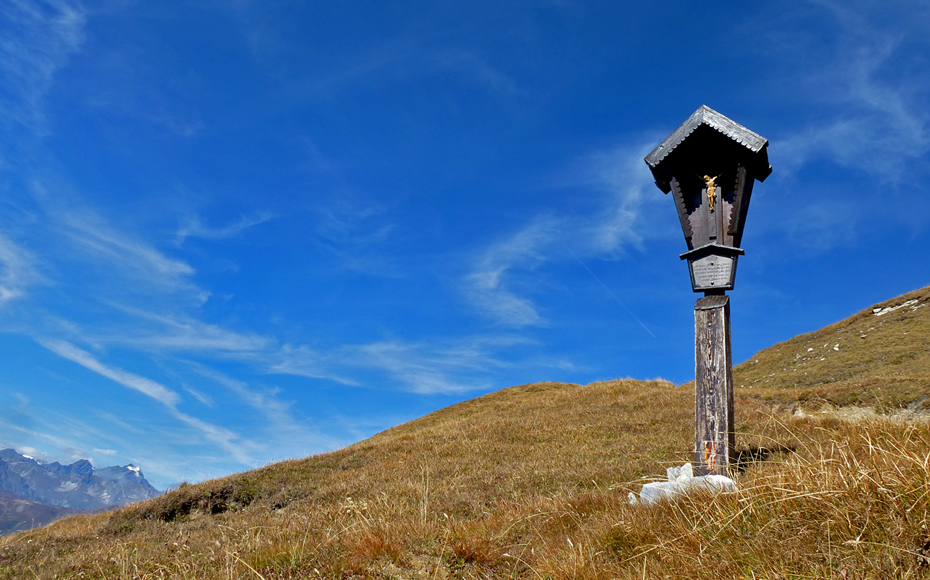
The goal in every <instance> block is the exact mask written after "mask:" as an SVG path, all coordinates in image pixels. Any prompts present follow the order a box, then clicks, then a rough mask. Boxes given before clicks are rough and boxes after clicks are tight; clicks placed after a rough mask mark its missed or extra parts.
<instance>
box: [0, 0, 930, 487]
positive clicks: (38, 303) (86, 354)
mask: <svg viewBox="0 0 930 580" xmlns="http://www.w3.org/2000/svg"><path fill="white" fill-rule="evenodd" d="M2 6H3V8H2V10H0V131H2V139H0V353H2V356H3V364H2V365H0V408H2V409H3V412H2V414H0V446H3V447H15V448H16V449H18V450H20V451H25V452H27V453H29V454H31V455H34V456H37V457H41V458H45V459H48V460H53V459H56V460H61V461H73V460H74V459H77V458H80V457H88V458H91V459H92V460H93V461H94V462H95V463H96V464H97V465H112V464H121V465H122V464H126V463H130V462H132V463H135V464H137V465H140V466H141V467H142V468H143V471H144V472H145V474H146V476H147V477H148V478H149V479H150V481H152V483H153V484H154V485H156V487H159V488H165V487H168V486H171V485H175V484H177V483H178V482H180V481H185V480H186V481H199V480H202V479H205V478H209V477H215V476H219V475H224V474H227V473H231V472H236V471H242V470H244V469H247V468H251V467H256V466H260V465H264V464H267V463H269V462H271V461H276V460H282V459H287V458H291V457H303V456H307V455H309V454H313V453H318V452H322V451H328V450H332V449H335V448H339V447H341V446H344V445H346V444H349V443H351V442H354V441H357V440H359V439H362V438H365V437H368V436H370V435H372V434H374V433H376V432H378V431H381V430H383V429H385V428H388V427H391V426H393V425H396V424H399V423H402V422H404V421H408V420H411V419H414V418H416V417H419V416H422V415H424V414H426V413H428V412H430V411H433V410H435V409H438V408H441V407H444V406H447V405H449V404H452V403H455V402H457V401H460V400H464V399H468V398H472V397H475V396H479V395H481V394H484V393H487V392H489V391H493V390H497V389H500V388H503V387H507V386H511V385H515V384H522V383H527V382H534V381H543V380H554V381H568V382H575V383H588V382H591V381H595V380H602V379H614V378H622V377H633V378H653V377H664V378H667V379H670V380H672V381H675V382H677V383H681V382H685V381H688V380H690V379H691V378H692V377H693V372H694V370H693V369H694V354H693V352H694V351H693V318H692V317H693V303H694V300H695V299H696V298H697V297H698V295H696V294H694V293H692V292H691V289H690V284H689V279H688V272H687V266H686V265H685V264H684V263H682V262H681V261H680V260H679V258H678V254H679V253H681V252H683V251H684V250H685V249H686V246H685V242H684V239H683V237H682V234H681V230H680V227H679V225H678V220H677V218H676V216H675V209H674V205H673V203H672V200H671V198H669V197H667V196H665V195H663V194H662V193H661V192H660V191H659V190H658V189H657V188H656V187H655V185H654V184H653V183H652V179H651V177H650V174H649V171H648V169H647V167H646V165H645V164H644V163H643V157H644V156H645V155H646V154H647V153H648V152H649V151H650V150H651V149H652V148H653V147H654V146H655V145H657V144H658V143H659V142H660V141H661V140H662V139H663V138H664V137H665V136H667V135H668V134H669V133H670V132H671V131H672V130H674V129H675V127H677V126H678V125H679V124H680V123H681V122H682V121H684V120H685V119H686V118H687V117H688V116H689V115H690V114H691V113H692V112H694V111H695V110H696V109H697V108H698V107H699V106H700V105H702V104H706V105H708V106H710V107H712V108H714V109H716V110H717V111H719V112H721V113H723V114H724V115H727V116H728V117H730V118H732V119H733V120H735V121H737V122H739V123H742V124H743V125H745V126H747V127H749V128H750V129H752V130H754V131H756V132H757V133H760V134H761V135H763V136H765V137H766V138H768V139H769V141H770V145H769V157H770V161H771V163H772V166H773V168H774V172H773V174H772V175H771V176H770V177H769V178H768V179H767V180H766V181H765V182H764V183H762V184H757V185H756V189H755V191H754V195H753V198H752V206H751V208H750V210H749V216H748V219H747V224H746V230H745V236H744V238H743V244H742V246H743V248H744V249H745V250H746V255H745V256H744V257H743V258H741V260H740V266H739V272H738V275H737V279H736V288H735V290H734V291H733V292H731V293H730V295H731V301H732V302H731V303H732V335H733V342H734V352H735V356H734V362H737V363H738V362H742V361H743V360H745V359H747V358H748V357H750V356H751V355H752V354H753V353H754V352H756V351H758V350H759V349H762V348H764V347H766V346H769V345H771V344H773V343H775V342H778V341H782V340H786V339H788V338H790V337H792V336H794V335H796V334H799V333H802V332H806V331H810V330H814V329H816V328H819V327H821V326H823V325H825V324H828V323H831V322H834V321H836V320H839V319H841V318H843V317H846V316H848V315H850V314H852V313H854V312H856V311H858V310H860V309H863V308H866V307H868V306H871V305H872V304H874V303H876V302H879V301H882V300H885V299H887V298H890V297H892V296H895V295H898V294H901V293H904V292H906V291H909V290H913V289H916V288H919V287H923V286H925V285H927V284H928V283H930V260H928V259H927V249H928V248H930V231H928V217H927V216H928V215H930V197H928V193H930V191H928V185H927V184H928V178H930V160H928V150H930V107H928V104H930V35H928V34H927V32H926V31H927V30H930V5H928V4H927V3H926V2H923V1H891V2H861V1H852V2H831V1H814V2H800V1H797V2H787V1H779V0H775V1H769V2H750V3H746V2H729V3H727V2H713V3H711V2H684V1H682V2H657V3H643V2H636V3H634V2H575V1H572V0H562V1H557V0H552V1H548V2H546V1H542V0H537V1H533V2H519V1H514V2H480V1H476V2H446V1H442V0H440V1H434V2H405V1H401V2H354V1H350V2H287V1H272V2H253V1H250V0H236V1H230V2H219V1H210V0H203V1H190V2H172V1H164V2H151V3H143V2H134V1H128V0H108V1H101V2H86V3H80V2H76V1H67V0H49V1H43V2H40V1H36V2H29V1H26V0H2Z"/></svg>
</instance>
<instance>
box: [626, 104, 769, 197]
mask: <svg viewBox="0 0 930 580" xmlns="http://www.w3.org/2000/svg"><path fill="white" fill-rule="evenodd" d="M702 125H706V126H707V127H710V128H711V129H714V130H716V131H717V132H719V133H721V134H722V135H724V136H726V137H728V138H730V139H732V140H733V141H735V142H736V143H738V144H740V145H742V146H743V147H745V148H746V149H747V153H748V154H749V155H750V156H751V157H752V161H751V165H753V166H754V167H755V168H756V171H755V175H754V177H755V179H758V180H759V181H763V180H764V179H765V178H766V177H768V175H769V173H771V172H772V168H771V167H769V162H768V152H767V151H766V147H767V146H768V144H769V142H768V139H766V138H765V137H763V136H762V135H759V134H758V133H755V132H753V131H750V130H749V129H747V128H746V127H743V126H742V125H740V124H739V123H737V122H736V121H733V120H732V119H729V118H727V117H725V116H723V115H721V114H720V113H718V112H717V111H715V110H713V109H711V108H710V107H708V106H707V105H701V108H699V109H698V110H697V111H695V112H694V114H693V115H691V116H690V117H688V120H687V121H685V122H684V123H682V124H681V126H679V127H678V128H677V129H675V130H674V131H673V132H672V134H671V135H669V136H668V137H666V138H665V140H664V141H662V143H661V144H659V146H658V147H656V148H655V149H653V150H652V153H650V154H649V155H647V156H646V159H645V161H646V164H647V165H649V168H650V169H651V170H652V174H653V176H654V177H655V178H656V184H657V185H659V187H660V188H661V189H662V191H665V192H666V193H667V192H668V185H667V183H666V181H667V180H666V179H665V176H664V175H662V174H663V173H665V171H661V170H659V165H660V164H661V163H662V161H664V160H665V158H666V157H668V156H669V154H671V153H672V151H674V150H675V149H676V148H677V147H678V146H679V145H681V144H682V143H683V142H684V141H685V140H686V139H687V138H688V136H690V135H691V134H692V133H694V131H695V130H697V129H698V128H700V127H701V126H702Z"/></svg>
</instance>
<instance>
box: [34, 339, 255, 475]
mask: <svg viewBox="0 0 930 580" xmlns="http://www.w3.org/2000/svg"><path fill="white" fill-rule="evenodd" d="M37 342H38V343H39V344H40V345H41V346H43V347H45V348H46V349H48V350H50V351H51V352H53V353H55V354H57V355H58V356H60V357H62V358H64V359H67V360H70V361H71V362H74V363H76V364H79V365H81V366H82V367H84V368H86V369H87V370H90V371H92V372H95V373H97V374H99V375H101V376H103V377H106V378H108V379H110V380H112V381H114V382H116V383H118V384H120V385H122V386H124V387H126V388H128V389H132V390H134V391H137V392H139V393H142V394H143V395H145V396H147V397H150V398H151V399H154V400H155V401H158V402H159V403H161V404H162V405H164V407H165V408H166V409H167V410H168V412H169V413H170V414H171V416H173V417H174V418H175V419H177V420H178V421H181V422H182V423H185V424H186V425H188V426H190V427H192V428H194V429H196V430H197V431H200V432H201V434H203V436H204V437H205V438H206V439H207V440H208V441H211V442H212V443H214V444H216V445H217V446H219V447H220V448H222V449H223V450H224V451H226V452H227V453H229V454H230V455H231V456H232V457H233V458H235V460H236V461H238V462H240V463H244V464H251V463H252V462H253V460H252V458H251V456H250V454H249V451H254V450H255V449H256V445H255V444H253V443H251V442H249V441H244V442H241V443H238V442H237V440H238V439H240V437H239V435H238V434H237V433H235V432H234V431H232V430H230V429H226V428H225V427H220V426H217V425H214V424H212V423H208V422H206V421H202V420H200V419H198V418H196V417H192V416H190V415H187V414H185V413H182V412H181V411H179V410H178V408H177V407H178V404H179V403H180V402H181V397H180V396H179V395H178V394H177V393H176V392H174V391H172V390H171V389H169V388H167V387H165V386H163V385H160V384H159V383H156V382H155V381H152V380H150V379H147V378H145V377H142V376H139V375H136V374H133V373H129V372H126V371H124V370H122V369H118V368H115V367H110V366H107V365H104V364H103V363H101V362H100V361H98V360H97V359H96V358H94V356H93V355H91V354H90V353H88V352H86V351H84V350H81V349H79V348H78V347H76V346H74V345H73V344H70V343H68V342H65V341H62V340H55V339H49V340H44V339H39V340H38V341H37Z"/></svg>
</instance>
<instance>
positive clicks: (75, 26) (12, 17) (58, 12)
mask: <svg viewBox="0 0 930 580" xmlns="http://www.w3.org/2000/svg"><path fill="white" fill-rule="evenodd" d="M3 12H4V15H3V16H4V19H5V20H6V22H7V27H8V28H7V29H6V30H4V34H3V40H2V41H0V73H2V76H3V79H4V80H3V84H2V86H3V87H4V88H2V89H0V119H2V120H3V121H4V122H5V124H7V125H8V126H10V125H14V126H17V127H19V128H25V129H27V130H28V131H29V132H31V133H32V134H34V135H38V136H41V135H42V134H44V133H45V116H44V113H43V105H42V100H43V98H44V97H45V96H46V94H47V93H48V92H49V90H50V89H51V87H52V85H53V84H54V79H55V74H56V73H57V71H58V70H59V69H61V68H62V67H63V66H65V65H66V64H67V62H68V59H69V58H70V56H71V55H72V54H74V53H75V52H77V51H78V50H79V49H80V47H81V44H82V43H83V41H84V26H85V23H86V20H87V18H86V14H85V12H84V10H83V8H82V7H81V6H80V5H79V4H78V3H75V2H67V1H58V0H45V1H37V2H32V1H28V0H10V1H8V2H5V3H4V9H3Z"/></svg>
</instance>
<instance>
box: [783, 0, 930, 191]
mask: <svg viewBox="0 0 930 580" xmlns="http://www.w3.org/2000/svg"><path fill="white" fill-rule="evenodd" d="M905 4H906V5H907V9H906V10H902V9H900V8H902V7H903V5H905ZM814 5H815V6H818V7H820V8H821V9H823V10H824V11H825V14H826V18H828V19H829V20H832V21H833V23H835V24H836V25H837V26H831V27H830V29H832V30H835V31H836V32H835V33H834V34H833V35H832V36H826V37H825V36H823V35H821V34H819V31H818V34H817V35H805V34H804V33H795V34H793V35H792V44H793V47H792V48H791V49H790V50H791V51H792V52H804V51H806V52H808V53H818V54H820V53H824V52H825V53H826V54H828V55H829V56H828V57H827V58H824V59H822V60H821V61H819V62H816V64H815V65H814V66H809V67H806V68H798V69H796V70H795V71H794V72H793V74H794V75H795V78H792V79H790V80H789V81H788V82H789V83H790V84H791V85H793V86H796V87H798V89H799V90H801V91H804V92H806V93H807V94H808V95H809V98H810V99H811V100H813V101H814V102H820V103H822V105H823V114H822V115H821V116H820V117H821V118H820V119H819V120H818V121H815V122H811V123H810V124H808V125H806V126H801V127H797V128H794V129H792V130H789V131H786V132H785V133H784V134H783V135H781V136H778V137H777V138H775V139H773V142H772V147H771V150H772V156H773V161H775V162H776V163H777V164H778V167H779V170H780V172H782V174H787V175H790V174H791V173H793V172H794V171H796V170H797V169H799V168H800V167H802V166H803V165H805V164H807V163H810V162H813V161H816V160H830V161H833V162H835V163H837V164H839V165H841V166H844V167H848V168H853V169H855V170H857V171H863V172H866V173H872V174H874V175H877V176H879V177H881V178H882V179H883V180H885V181H889V182H897V181H899V180H900V179H901V178H902V177H903V173H904V172H903V171H902V169H903V168H904V167H905V166H906V165H907V164H908V163H910V162H912V161H913V160H916V159H920V158H922V157H924V156H925V155H926V153H927V152H928V151H930V111H928V110H927V107H926V106H925V104H926V102H927V100H928V98H930V79H928V78H927V75H926V74H920V73H918V72H917V71H920V70H923V69H925V66H926V65H925V63H924V62H923V61H924V59H923V57H922V55H923V54H926V52H927V51H928V50H930V37H928V36H927V30H928V28H930V8H928V6H926V5H921V4H919V3H913V2H891V3H888V4H886V3H881V4H879V3H873V2H861V1H860V2H834V1H830V0H820V1H818V2H815V3H814ZM824 42H829V43H831V44H830V46H829V47H828V49H827V50H826V51H823V50H819V51H815V50H813V46H814V45H821V44H822V43H824ZM786 50H788V49H786ZM802 62H803V61H802Z"/></svg>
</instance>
